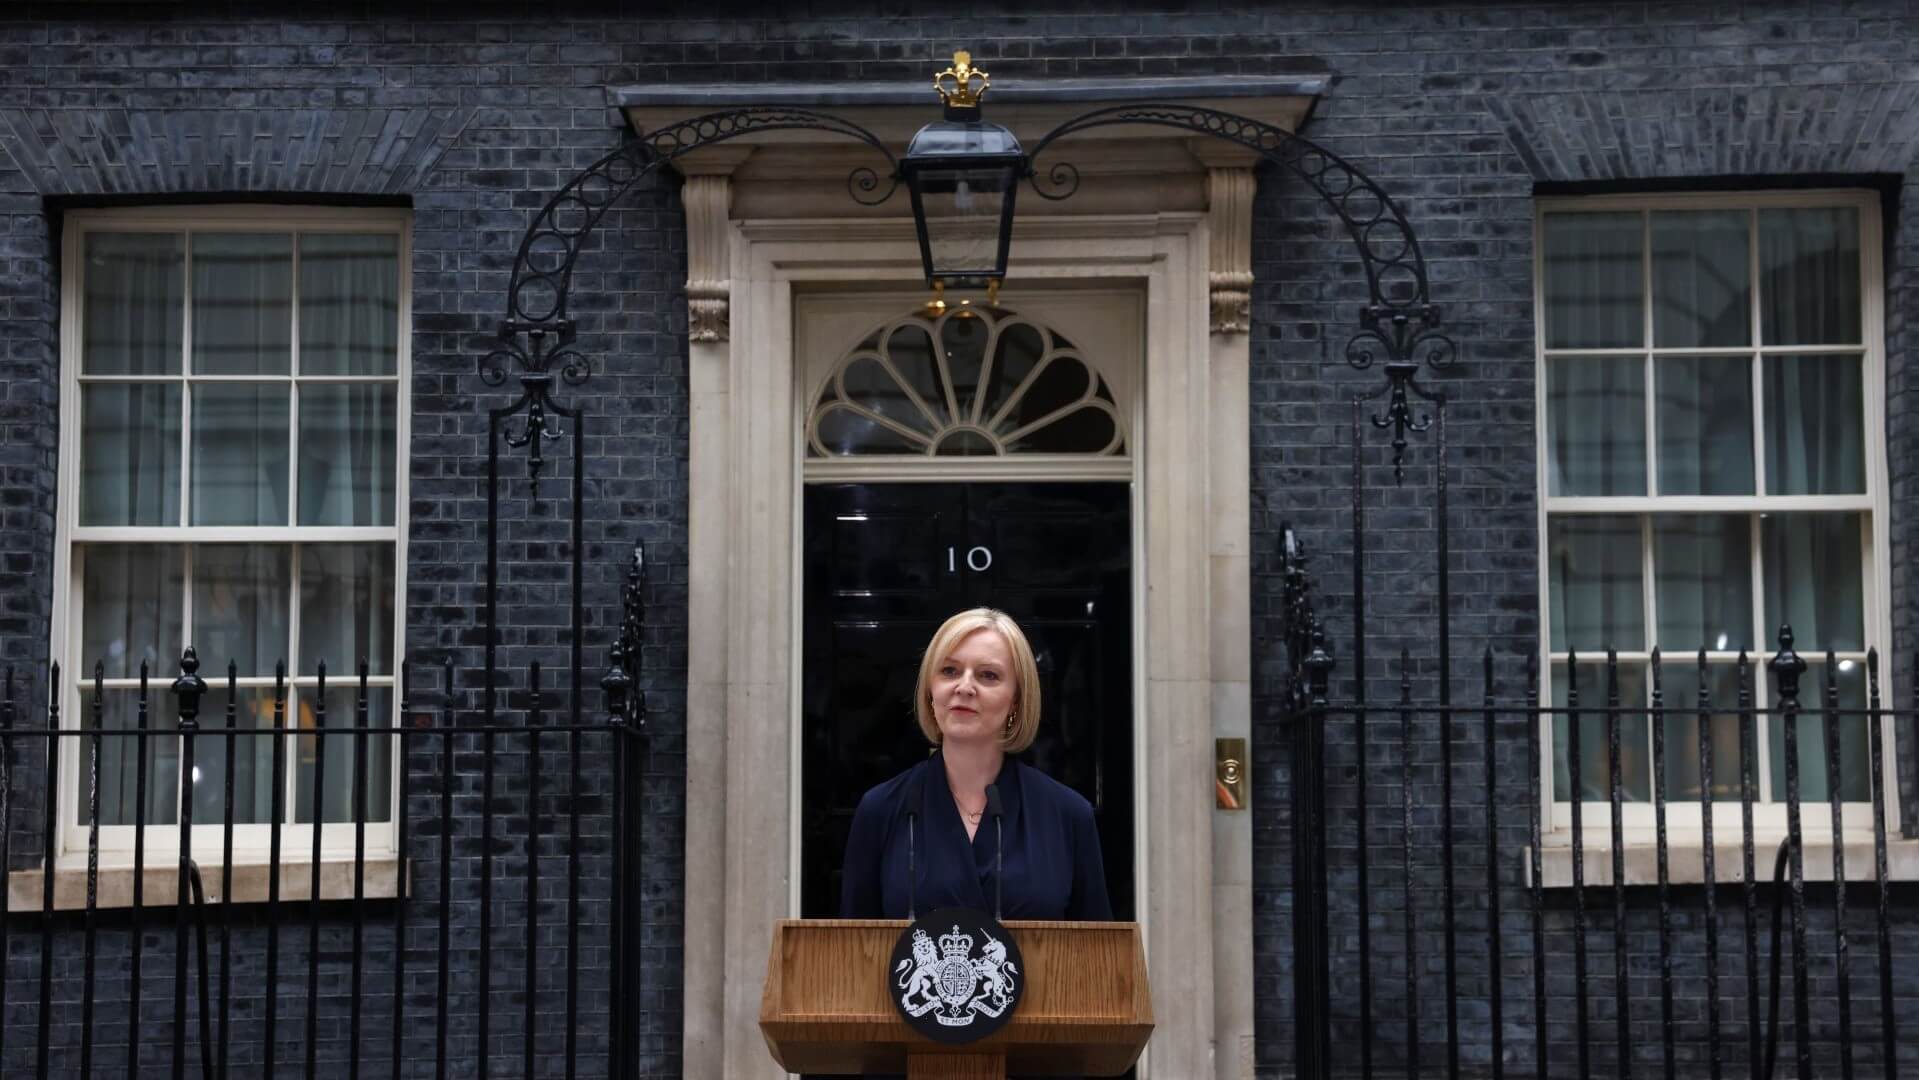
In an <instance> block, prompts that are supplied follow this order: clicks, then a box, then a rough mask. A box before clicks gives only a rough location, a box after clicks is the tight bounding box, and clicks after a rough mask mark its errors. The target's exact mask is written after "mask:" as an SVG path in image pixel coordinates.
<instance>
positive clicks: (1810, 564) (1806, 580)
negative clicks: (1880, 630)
mask: <svg viewBox="0 0 1919 1080" xmlns="http://www.w3.org/2000/svg"><path fill="white" fill-rule="evenodd" d="M1760 527H1761V529H1762V531H1761V533H1760V542H1761V543H1762V544H1764V545H1765V550H1766V565H1765V580H1766V631H1767V634H1768V635H1771V634H1772V633H1774V632H1775V631H1777V630H1778V628H1779V624H1780V623H1787V624H1789V625H1790V626H1791V627H1792V631H1793V635H1794V636H1795V638H1796V639H1797V640H1796V641H1795V642H1794V648H1796V649H1798V650H1799V651H1800V652H1802V653H1810V652H1812V651H1814V650H1825V649H1841V650H1845V649H1863V648H1865V647H1866V646H1865V623H1866V617H1865V610H1866V606H1865V590H1864V587H1863V576H1864V572H1865V567H1864V561H1865V559H1864V552H1863V551H1862V549H1861V548H1860V544H1859V515H1857V514H1768V515H1766V517H1765V518H1764V519H1763V520H1762V521H1761V523H1760ZM1765 644H1766V647H1767V648H1771V647H1772V646H1773V645H1774V642H1773V641H1771V640H1768V641H1767V642H1766V643H1765Z"/></svg>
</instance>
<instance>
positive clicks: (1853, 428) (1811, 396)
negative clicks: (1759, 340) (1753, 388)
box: [1764, 355, 1866, 495]
mask: <svg viewBox="0 0 1919 1080" xmlns="http://www.w3.org/2000/svg"><path fill="white" fill-rule="evenodd" d="M1862 364H1863V362H1862V360H1861V359H1860V357H1858V356H1857V355H1853V356H1768V357H1766V358H1765V368H1764V382H1765V393H1766V491H1767V493H1768V494H1772V495H1856V494H1858V493H1860V492H1863V491H1865V490H1866V460H1865V426H1866V412H1865V399H1864V396H1863V393H1864V390H1863V385H1862V383H1863V380H1862V377H1861V368H1862Z"/></svg>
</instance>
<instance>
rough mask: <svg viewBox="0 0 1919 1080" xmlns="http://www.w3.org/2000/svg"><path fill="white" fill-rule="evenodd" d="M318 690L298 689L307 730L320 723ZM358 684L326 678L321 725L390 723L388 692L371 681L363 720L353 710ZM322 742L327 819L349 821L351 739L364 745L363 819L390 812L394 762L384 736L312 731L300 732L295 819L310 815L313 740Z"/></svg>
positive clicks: (382, 818)
mask: <svg viewBox="0 0 1919 1080" xmlns="http://www.w3.org/2000/svg"><path fill="white" fill-rule="evenodd" d="M318 697H319V694H318V693H317V691H315V690H314V689H313V688H311V687H302V688H301V689H300V693H299V697H298V700H299V702H300V709H299V717H300V727H301V728H302V729H303V730H305V731H308V732H311V731H313V730H315V729H316V728H317V727H318V726H319V713H318V711H317V706H316V699H317V698H318ZM359 697H360V687H359V684H358V683H357V682H344V681H343V682H337V683H336V682H334V681H333V680H332V679H328V680H327V690H326V725H325V730H327V731H329V732H330V731H332V730H334V729H335V728H354V727H361V726H365V727H385V726H390V725H391V724H392V723H393V691H392V689H390V688H388V687H383V686H373V687H368V688H367V718H366V723H365V724H364V725H362V724H361V723H360V721H359V717H358V714H357V712H356V711H355V706H356V703H357V702H358V701H359ZM321 741H324V742H325V743H326V794H325V801H324V803H323V804H322V805H323V807H324V809H325V811H326V820H327V821H352V820H354V809H355V800H354V790H355V788H354V784H355V765H354V763H355V760H356V754H357V751H356V750H355V743H357V742H364V743H365V745H366V761H367V766H366V820H368V821H386V820H389V819H390V817H391V816H392V811H391V810H390V809H389V807H388V795H389V791H388V789H389V787H390V785H391V781H392V772H393V766H392V765H391V764H390V762H391V761H392V757H391V756H390V755H391V752H392V748H391V747H390V746H389V745H388V738H387V737H381V736H375V735H365V736H360V735H328V736H327V737H326V738H325V739H324V740H320V739H316V738H314V737H313V736H312V735H311V734H308V735H303V736H300V737H299V767H300V772H299V779H298V784H299V787H298V788H297V790H296V797H295V802H296V803H297V807H296V817H295V818H294V820H295V821H301V822H311V821H312V820H313V789H314V784H315V782H316V781H317V780H318V779H319V770H318V768H317V767H316V766H317V762H316V757H315V755H316V754H317V752H318V751H317V749H316V747H315V744H316V743H319V742H321Z"/></svg>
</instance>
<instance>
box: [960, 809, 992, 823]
mask: <svg viewBox="0 0 1919 1080" xmlns="http://www.w3.org/2000/svg"><path fill="white" fill-rule="evenodd" d="M960 813H962V814H964V815H966V820H968V821H970V822H972V823H973V824H975V825H977V824H979V819H980V818H981V817H982V816H983V815H984V814H985V813H986V808H985V807H984V806H982V807H980V808H979V809H978V810H968V809H966V808H965V807H961V808H960Z"/></svg>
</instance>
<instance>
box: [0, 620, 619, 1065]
mask: <svg viewBox="0 0 1919 1080" xmlns="http://www.w3.org/2000/svg"><path fill="white" fill-rule="evenodd" d="M48 674H49V676H50V677H49V679H48V680H47V682H46V685H50V686H51V687H53V688H54V689H53V692H52V694H51V696H50V699H49V704H48V705H47V707H46V708H45V709H44V711H42V710H41V709H38V708H31V709H30V708H28V707H26V706H25V705H24V703H22V702H20V701H17V700H16V696H15V692H14V678H13V675H12V673H8V674H7V676H6V680H5V693H4V697H0V825H3V827H0V865H6V866H9V867H12V868H14V869H15V870H16V874H15V877H14V885H15V886H16V888H14V889H13V890H11V891H12V896H10V897H8V896H0V902H5V903H6V905H7V906H6V908H5V909H0V957H4V958H5V961H4V963H0V1002H4V1017H5V1021H4V1023H3V1024H0V1073H3V1074H4V1075H7V1076H28V1075H31V1076H38V1077H48V1076H70V1075H84V1076H91V1075H94V1074H95V1073H96V1072H106V1073H112V1074H116V1075H118V1074H122V1073H124V1074H125V1075H129V1076H133V1075H147V1074H149V1073H157V1074H162V1075H172V1076H176V1077H178V1076H185V1075H195V1074H197V1075H200V1076H205V1077H209V1078H219V1077H228V1076H274V1077H279V1076H308V1077H312V1076H356V1077H357V1076H401V1075H436V1076H449V1075H461V1076H481V1077H485V1076H488V1075H492V1076H515V1077H533V1076H564V1077H569V1078H571V1077H576V1076H626V1075H631V1074H632V1072H631V1070H632V1068H633V1062H632V1060H631V1057H632V1050H631V1043H630V1042H629V1041H628V1039H629V1038H630V1036H622V1034H621V1032H622V1031H623V1030H626V1031H630V1030H631V1021H630V1020H627V1019H623V1018H622V1013H623V1012H629V1013H630V1012H634V1011H636V1010H637V1002H638V1000H639V985H640V982H639V971H638V966H637V963H636V960H635V957H634V953H633V950H634V947H635V946H636V944H637V942H638V940H639V937H638V926H637V925H636V922H637V915H638V912H639V911H640V905H639V904H638V903H637V902H636V898H637V896H638V879H637V870H638V863H637V859H635V858H634V857H633V853H634V852H635V850H636V844H635V837H636V830H637V828H638V824H639V823H638V818H637V807H638V800H637V797H636V796H637V790H636V788H637V780H638V776H639V772H640V769H641V767H642V764H643V755H644V753H645V746H644V739H643V737H642V735H641V734H640V733H639V731H638V730H637V725H635V724H632V723H629V722H628V718H627V716H626V715H625V710H624V709H623V708H621V707H618V706H616V709H615V712H614V715H613V716H612V717H611V718H610V719H608V720H603V721H599V722H593V723H573V722H570V719H569V718H570V716H571V715H574V714H573V713H572V710H571V709H570V708H569V705H570V702H568V701H566V700H565V698H566V696H567V694H569V693H570V692H571V691H570V690H569V689H567V688H564V687H561V688H549V687H545V686H543V685H542V675H541V670H540V667H539V665H538V664H537V663H536V664H533V665H530V666H529V668H528V669H527V676H526V679H527V685H526V687H525V689H524V692H523V694H521V695H518V696H517V700H516V701H515V704H516V705H517V706H520V707H519V708H518V709H517V710H516V711H514V712H511V713H509V712H506V711H505V710H498V711H495V710H494V709H492V708H487V709H483V710H481V711H479V712H477V713H474V714H469V713H467V712H466V711H464V710H463V709H461V708H459V707H457V706H456V702H457V701H458V697H457V695H456V694H455V693H453V692H452V688H453V687H454V686H455V682H454V676H455V672H454V669H453V667H452V666H451V665H450V664H448V665H446V666H444V667H441V668H440V669H439V670H438V671H435V672H433V673H432V675H431V677H430V678H429V679H428V680H427V682H428V685H426V686H422V685H421V684H420V683H419V682H417V681H416V679H415V678H414V677H413V676H414V675H415V674H417V673H416V672H415V671H413V670H411V669H409V668H405V667H403V669H402V671H401V675H400V679H399V686H398V688H397V690H398V693H397V699H396V705H395V708H394V710H393V715H392V716H387V715H382V713H383V712H384V711H385V710H384V709H383V708H382V707H381V705H380V704H379V702H378V695H377V690H378V688H377V687H374V688H372V689H373V691H374V693H370V692H369V690H370V688H369V684H368V676H367V672H366V667H365V665H364V664H362V665H361V666H360V669H359V671H358V672H357V673H356V675H355V677H354V678H353V680H352V683H353V687H354V692H353V695H352V707H351V713H350V715H346V716H340V715H337V709H336V715H334V716H328V714H327V706H328V696H327V694H326V692H325V685H326V679H327V677H328V676H327V672H326V670H325V668H324V666H322V667H321V668H320V669H319V670H318V671H317V672H316V673H315V674H316V675H317V677H318V681H317V686H309V687H302V688H298V689H293V690H291V691H290V689H289V682H288V680H287V679H286V677H285V674H284V671H282V673H281V674H280V675H279V676H277V677H276V678H275V680H274V684H273V686H272V688H271V691H270V698H269V696H268V695H267V694H266V693H261V694H260V695H259V696H258V698H257V699H256V700H257V701H258V702H259V703H260V704H259V706H258V709H259V714H258V715H254V714H252V713H249V712H248V711H247V708H246V707H243V706H242V704H241V702H242V701H243V697H242V693H241V690H242V688H241V686H240V684H239V680H238V679H237V675H236V673H235V672H234V671H233V669H232V668H231V667H229V669H228V671H227V672H226V674H225V676H224V677H223V678H221V679H216V680H214V685H213V686H212V687H209V685H208V681H207V680H206V679H205V678H204V677H203V676H202V675H201V673H200V672H199V663H198V660H197V658H196V657H195V656H194V654H193V651H192V650H191V649H189V650H188V651H187V653H186V655H185V656H184V657H183V658H182V660H181V664H180V674H179V676H178V677H177V678H175V679H172V680H162V679H158V678H149V676H148V673H147V672H146V671H145V670H144V667H143V669H142V671H141V674H140V681H139V686H138V688H137V690H135V691H133V695H134V701H135V708H134V722H133V723H132V724H130V725H128V726H124V727H115V726H112V723H113V722H112V720H111V717H110V714H109V713H108V711H107V710H106V709H105V708H104V707H103V703H104V701H105V699H106V697H107V695H108V694H109V693H112V691H111V690H108V689H106V688H105V687H104V685H103V682H102V680H101V675H100V671H99V670H98V669H97V668H96V670H95V671H94V673H93V676H92V679H91V680H89V681H87V682H84V683H81V684H80V685H78V686H77V687H76V686H75V685H73V684H72V683H71V682H68V683H63V682H62V674H61V672H60V670H59V668H58V667H57V666H55V667H54V668H53V669H52V670H51V671H50V672H49V673H48ZM621 689H622V690H624V689H625V688H624V687H623V688H621ZM221 690H224V691H225V693H224V695H221V694H220V693H219V692H220V691H221ZM209 694H213V695H215V696H216V697H223V702H222V703H221V705H220V706H219V707H218V708H217V709H215V710H214V711H213V712H212V713H211V714H208V713H203V712H202V706H203V704H205V703H206V701H207V700H208V697H209ZM612 696H613V695H609V697H612ZM293 700H297V701H298V702H299V705H298V707H297V708H290V706H289V702H290V701H293ZM75 701H77V710H78V715H77V716H76V715H73V710H74V708H75V706H74V705H73V704H72V703H73V702H75ZM269 701H270V705H268V704H266V703H267V702H269ZM63 703H66V707H67V713H68V715H66V716H63V715H62V706H63ZM556 717H557V718H559V720H560V722H552V720H553V719H554V718H556ZM260 740H266V741H267V742H266V744H265V745H262V744H261V743H260ZM161 747H165V748H167V751H168V752H167V753H166V754H164V755H163V754H161V753H158V752H157V751H158V750H159V748H161ZM249 750H252V751H254V752H249ZM175 754H177V758H176V759H175V760H177V762H178V771H177V774H174V775H177V777H179V778H180V779H179V781H178V788H179V794H178V798H177V799H175V798H173V797H172V796H171V795H166V796H164V797H161V796H156V794H155V793H156V792H157V791H158V790H160V789H161V788H163V787H164V785H165V783H166V782H167V781H166V780H165V778H163V777H161V776H160V775H158V772H159V766H158V763H159V760H160V759H161V758H162V757H172V756H173V755H175ZM242 758H250V759H251V760H252V761H253V763H254V765H255V767H256V770H257V768H258V767H259V766H261V765H265V772H266V776H265V777H264V783H265V786H266V789H267V795H266V796H265V798H264V799H262V798H261V797H259V796H258V795H256V796H255V798H254V799H253V800H252V804H251V806H241V807H239V808H238V809H239V812H237V813H236V783H237V781H236V776H237V775H238V774H239V773H240V772H241V769H240V768H238V767H237V766H236V764H235V763H236V762H238V761H239V760H241V759H242ZM329 758H333V759H334V761H333V763H332V767H334V768H336V769H337V768H339V767H342V764H343V763H344V767H345V768H347V769H348V770H349V775H348V776H346V777H345V778H344V779H342V778H340V777H338V776H337V775H336V776H335V777H334V778H333V780H331V781H329V779H328V777H327V771H328V769H329ZM48 761H53V762H56V763H64V764H65V766H66V767H65V768H54V769H50V770H49V769H47V768H46V767H45V763H46V762H48ZM269 761H270V764H266V763H267V762H269ZM103 762H112V763H113V765H114V771H115V773H116V774H117V775H114V776H103V772H102V763H103ZM381 763H384V767H383V766H382V765H381ZM129 764H130V772H131V775H127V774H128V772H129ZM290 769H297V770H300V783H298V784H292V785H290V784H289V782H288V781H289V770H290ZM72 778H77V781H78V784H79V788H78V790H77V791H76V792H74V793H72V795H71V796H69V795H66V794H64V793H63V792H62V791H61V790H60V785H61V783H62V782H63V780H65V781H67V782H71V781H72ZM253 779H254V780H261V779H262V778H261V777H258V776H254V777H253ZM29 785H44V786H43V788H41V789H40V790H36V791H31V792H30V791H29ZM208 786H211V787H213V788H214V789H215V790H214V791H207V790H205V789H206V788H207V787H208ZM196 789H199V790H196ZM290 789H291V790H295V791H296V798H295V799H294V800H293V803H292V804H291V805H290V804H289V799H288V792H289V790H290ZM129 790H130V794H131V799H130V800H129V799H127V798H125V796H126V795H127V794H128V793H129ZM103 793H104V794H105V795H106V796H107V798H108V800H109V801H111V802H113V803H115V804H116V805H117V807H118V808H119V810H126V809H129V808H130V810H131V815H130V818H129V817H128V815H126V814H124V813H119V812H118V811H116V810H115V809H111V808H109V809H106V810H104V811H103ZM23 795H28V796H29V797H28V798H25V799H23V798H22V796H23ZM196 796H197V797H196ZM216 797H217V800H218V803H219V805H220V806H221V808H222V810H221V813H220V815H219V818H218V821H217V826H216V822H214V821H206V820H199V821H196V819H195V813H196V803H198V804H199V808H201V809H202V810H203V809H204V807H205V806H206V805H207V803H208V801H209V800H210V799H213V798H216ZM241 801H243V802H244V801H245V800H241ZM262 801H265V802H267V803H268V806H267V808H266V811H265V813H264V814H260V813H253V812H250V811H257V810H258V808H259V803H260V802H262ZM48 807H51V808H53V812H51V813H49V812H47V811H46V809H45V808H48ZM63 808H64V809H63ZM382 811H384V812H382ZM316 817H321V818H324V820H323V822H322V823H321V827H318V828H316V827H314V824H313V822H314V819H315V818H316ZM249 818H252V819H254V820H251V821H249V820H247V819H249ZM129 835H130V837H131V845H130V847H129V845H128V844H127V843H126V842H125V841H126V839H127V837H128V836H129ZM116 836H117V839H118V840H119V841H120V842H118V843H109V842H105V841H106V840H107V838H109V837H116ZM28 838H36V839H38V841H39V845H38V846H39V847H40V851H39V852H30V851H22V850H20V849H21V847H22V846H23V842H24V841H26V840H27V839H28ZM81 838H83V839H81ZM375 838H378V839H379V840H380V841H381V842H380V843H375V842H374V841H375ZM63 845H65V846H64V847H63ZM46 852H54V853H55V859H54V866H55V870H54V872H52V873H47V872H45V869H44V868H45V865H46V863H45V860H44V859H43V858H41V857H40V856H43V855H44V854H45V853H46ZM23 867H29V868H30V869H28V870H27V871H26V874H27V875H28V879H26V880H24V881H23V879H22V877H21V876H20V873H19V871H20V869H21V868H23ZM156 868H157V869H159V870H160V871H161V873H163V874H166V875H168V876H171V877H173V878H174V879H175V882H176V884H175V889H174V895H173V896H172V897H166V898H163V899H162V900H161V902H158V903H156V902H152V900H151V899H150V897H149V896H148V885H149V882H150V881H155V880H159V879H158V878H157V877H154V876H151V875H150V873H149V872H150V871H151V870H154V869H156ZM370 870H382V875H381V877H382V880H383V882H384V887H382V888H376V887H373V886H375V885H376V884H379V883H378V882H376V881H374V879H373V877H372V876H371V875H370ZM34 875H37V877H38V880H37V882H34V881H31V880H30V879H31V877H32V876H34ZM118 882H130V891H123V890H122V889H120V888H119V887H117V885H116V883H118ZM23 884H24V885H32V886H35V887H33V888H31V889H30V890H26V889H22V888H20V886H22V885H23ZM23 891H30V892H31V893H32V894H33V897H34V900H37V903H33V902H25V903H23V902H22V898H21V893H22V892H23ZM76 893H77V894H78V895H75V894H76ZM376 894H384V895H376ZM190 961H191V962H190Z"/></svg>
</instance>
